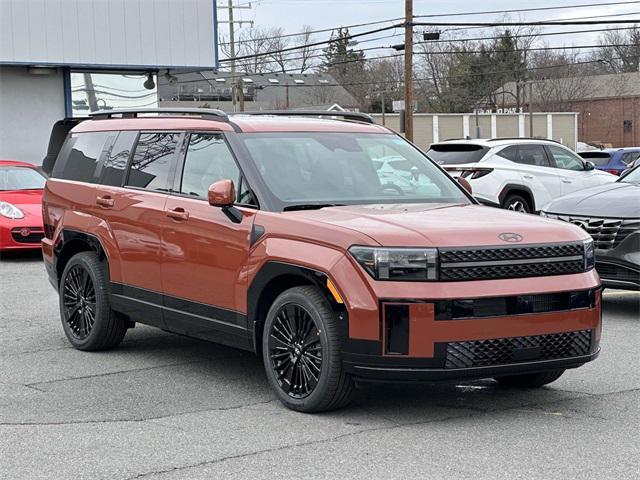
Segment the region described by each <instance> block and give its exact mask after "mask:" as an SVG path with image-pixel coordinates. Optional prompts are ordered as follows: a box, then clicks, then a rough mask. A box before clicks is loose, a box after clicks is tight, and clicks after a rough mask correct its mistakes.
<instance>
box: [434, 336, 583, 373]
mask: <svg viewBox="0 0 640 480" xmlns="http://www.w3.org/2000/svg"><path fill="white" fill-rule="evenodd" d="M591 337H592V331H591V330H580V331H577V332H564V333H553V334H548V335H535V336H529V337H512V338H496V339H490V340H470V341H467V342H451V343H447V344H446V352H447V354H446V360H445V368H472V367H490V366H494V365H505V364H510V363H519V362H531V361H541V360H555V359H562V358H572V357H580V356H584V355H589V353H591V345H592V341H591Z"/></svg>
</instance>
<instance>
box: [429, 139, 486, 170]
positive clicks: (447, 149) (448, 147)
mask: <svg viewBox="0 0 640 480" xmlns="http://www.w3.org/2000/svg"><path fill="white" fill-rule="evenodd" d="M488 150H489V149H488V148H487V147H483V146H481V145H473V144H468V143H444V144H439V145H438V144H435V145H431V149H430V150H429V151H428V152H427V155H428V156H429V158H431V160H433V161H434V162H436V163H437V164H439V165H456V164H461V163H476V162H479V161H480V160H481V159H482V157H484V155H485V153H487V151H488Z"/></svg>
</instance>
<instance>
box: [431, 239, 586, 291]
mask: <svg viewBox="0 0 640 480" xmlns="http://www.w3.org/2000/svg"><path fill="white" fill-rule="evenodd" d="M583 249H584V246H583V243H582V242H577V243H564V244H556V245H527V246H520V247H513V246H504V247H484V248H476V249H468V248H451V249H446V248H445V249H440V251H439V252H440V280H442V281H461V280H490V279H499V278H522V277H541V276H547V275H566V274H571V273H579V272H582V271H584V260H583Z"/></svg>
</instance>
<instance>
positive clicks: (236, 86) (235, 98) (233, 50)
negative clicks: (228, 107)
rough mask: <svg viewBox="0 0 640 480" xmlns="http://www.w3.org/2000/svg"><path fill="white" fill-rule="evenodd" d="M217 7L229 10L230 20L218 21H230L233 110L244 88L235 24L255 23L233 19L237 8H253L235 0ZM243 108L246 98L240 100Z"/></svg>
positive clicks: (229, 0)
mask: <svg viewBox="0 0 640 480" xmlns="http://www.w3.org/2000/svg"><path fill="white" fill-rule="evenodd" d="M217 8H226V9H228V10H229V20H228V22H224V21H218V23H229V53H230V54H231V103H232V105H233V111H234V112H235V111H236V110H237V108H236V103H237V101H238V89H242V81H241V80H240V79H236V61H235V58H236V39H235V31H234V25H235V24H236V23H239V24H240V25H241V26H242V24H243V23H249V24H251V25H253V22H252V21H249V22H247V21H242V20H240V21H234V20H233V10H234V9H236V8H245V9H246V8H252V7H251V3H249V4H247V5H238V6H237V7H236V6H234V5H233V0H228V3H227V6H226V7H224V6H217ZM240 107H241V110H240V111H243V110H244V99H242V101H241V102H240Z"/></svg>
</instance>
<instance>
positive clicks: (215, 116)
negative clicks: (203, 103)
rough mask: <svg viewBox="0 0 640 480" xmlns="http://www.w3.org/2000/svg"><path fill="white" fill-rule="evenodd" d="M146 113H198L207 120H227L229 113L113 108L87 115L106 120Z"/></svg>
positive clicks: (197, 109)
mask: <svg viewBox="0 0 640 480" xmlns="http://www.w3.org/2000/svg"><path fill="white" fill-rule="evenodd" d="M146 113H171V114H176V115H198V116H200V117H202V118H205V119H207V120H218V121H222V122H229V115H227V114H226V113H224V112H223V111H222V110H217V109H213V108H164V107H161V108H115V109H113V110H98V111H96V112H91V113H90V114H89V116H90V117H91V118H92V119H93V120H106V119H108V118H113V117H114V116H116V115H118V116H121V117H122V118H137V117H138V115H140V114H146Z"/></svg>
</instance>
